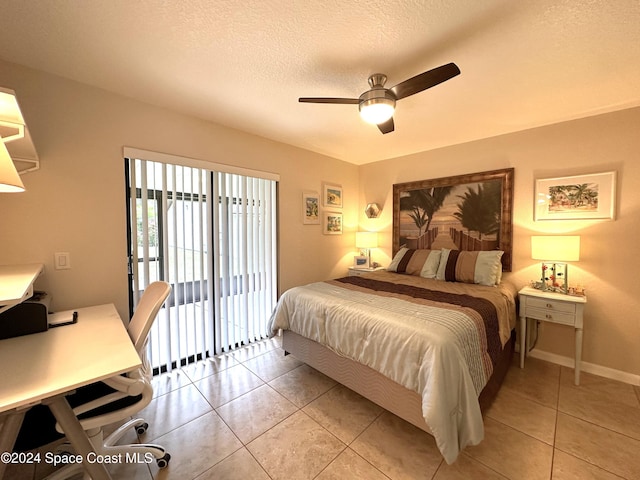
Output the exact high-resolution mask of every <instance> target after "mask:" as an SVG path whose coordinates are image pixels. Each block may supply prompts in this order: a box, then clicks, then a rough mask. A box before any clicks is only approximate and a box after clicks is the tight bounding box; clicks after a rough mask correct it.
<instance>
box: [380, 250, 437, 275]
mask: <svg viewBox="0 0 640 480" xmlns="http://www.w3.org/2000/svg"><path fill="white" fill-rule="evenodd" d="M439 263H440V250H425V249H420V250H414V249H409V248H405V247H403V248H401V249H400V250H398V253H396V256H395V257H393V260H392V261H391V264H390V265H389V267H387V270H388V271H390V272H396V273H405V274H407V275H416V276H421V277H424V278H435V277H436V273H437V271H438V264H439Z"/></svg>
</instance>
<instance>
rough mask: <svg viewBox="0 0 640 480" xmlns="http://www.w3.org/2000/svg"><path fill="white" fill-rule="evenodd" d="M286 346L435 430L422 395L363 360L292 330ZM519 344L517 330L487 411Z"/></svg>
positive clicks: (484, 403)
mask: <svg viewBox="0 0 640 480" xmlns="http://www.w3.org/2000/svg"><path fill="white" fill-rule="evenodd" d="M282 333H283V338H282V348H283V350H284V351H285V354H289V353H290V354H292V355H293V356H295V357H296V358H297V359H298V360H300V361H302V362H304V363H306V364H307V365H309V366H310V367H313V368H315V369H316V370H318V371H319V372H321V373H323V374H325V375H326V376H327V377H330V378H332V379H333V380H335V381H336V382H338V383H340V384H342V385H344V386H345V387H348V388H349V389H351V390H353V391H354V392H356V393H358V394H360V395H362V396H363V397H365V398H367V399H368V400H370V401H372V402H373V403H375V404H377V405H379V406H381V407H382V408H384V409H385V410H388V411H389V412H391V413H393V414H394V415H397V416H398V417H400V418H402V419H403V420H405V421H407V422H409V423H411V424H412V425H415V426H416V427H418V428H419V429H421V430H424V431H425V432H428V433H431V431H430V430H429V426H428V425H427V424H426V423H425V421H424V418H423V416H422V398H421V397H420V395H419V394H418V393H416V392H414V391H412V390H409V389H408V388H406V387H404V386H402V385H400V384H399V383H396V382H394V381H393V380H390V379H389V378H387V377H385V376H384V375H382V374H380V373H379V372H376V371H375V370H373V369H372V368H370V367H368V366H366V365H363V364H361V363H358V362H355V361H353V360H350V359H348V358H346V357H343V356H340V355H338V354H337V353H335V352H333V351H332V350H330V349H329V348H327V347H325V346H323V345H321V344H319V343H317V342H314V341H313V340H309V339H308V338H305V337H303V336H301V335H298V334H297V333H294V332H291V331H290V330H284V331H283V332H282ZM514 345H515V330H512V332H511V338H510V340H509V341H508V342H507V343H506V344H505V346H504V349H503V350H502V354H501V357H500V359H499V361H498V363H497V364H496V365H495V367H494V371H493V374H492V375H491V377H490V379H489V381H488V383H487V385H486V386H485V387H484V389H483V390H482V392H480V397H479V399H478V401H479V403H480V409H481V410H482V412H483V413H484V412H485V411H486V409H488V408H489V406H490V405H491V403H492V402H493V399H494V398H495V396H496V394H497V393H498V390H499V389H500V385H502V381H503V380H504V377H505V376H506V374H507V371H508V370H509V366H510V364H511V359H512V357H513V351H514Z"/></svg>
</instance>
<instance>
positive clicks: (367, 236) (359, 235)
mask: <svg viewBox="0 0 640 480" xmlns="http://www.w3.org/2000/svg"><path fill="white" fill-rule="evenodd" d="M377 247H378V234H377V233H376V232H356V248H363V249H364V248H377Z"/></svg>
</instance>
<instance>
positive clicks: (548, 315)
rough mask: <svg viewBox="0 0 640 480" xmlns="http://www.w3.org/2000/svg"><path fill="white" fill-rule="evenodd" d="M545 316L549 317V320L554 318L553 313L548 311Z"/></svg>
mask: <svg viewBox="0 0 640 480" xmlns="http://www.w3.org/2000/svg"><path fill="white" fill-rule="evenodd" d="M545 317H546V318H547V320H553V315H551V314H549V313H547V314H546V315H545Z"/></svg>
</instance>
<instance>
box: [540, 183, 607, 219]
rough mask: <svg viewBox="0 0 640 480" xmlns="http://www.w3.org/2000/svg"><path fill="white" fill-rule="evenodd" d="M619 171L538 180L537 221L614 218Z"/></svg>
mask: <svg viewBox="0 0 640 480" xmlns="http://www.w3.org/2000/svg"><path fill="white" fill-rule="evenodd" d="M615 195H616V172H604V173H594V174H590V175H574V176H571V177H558V178H542V179H538V180H536V185H535V199H534V200H535V205H534V208H533V212H534V220H536V221H537V220H613V218H614V217H615Z"/></svg>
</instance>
